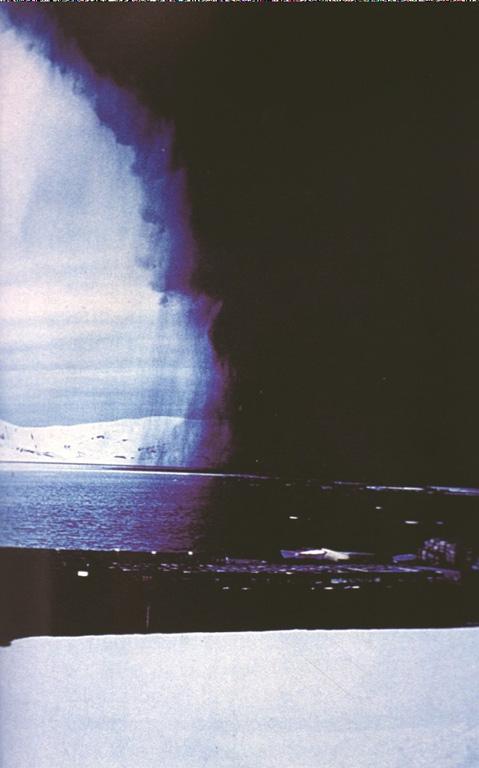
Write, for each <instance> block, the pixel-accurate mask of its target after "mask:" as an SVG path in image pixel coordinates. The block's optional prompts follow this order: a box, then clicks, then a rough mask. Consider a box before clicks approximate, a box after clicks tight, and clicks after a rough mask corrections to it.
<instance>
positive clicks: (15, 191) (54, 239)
mask: <svg viewBox="0 0 479 768" xmlns="http://www.w3.org/2000/svg"><path fill="white" fill-rule="evenodd" d="M1 21H2V20H1V19H0V24H1ZM0 34H1V38H2V39H1V51H2V63H3V67H4V69H5V71H8V73H9V76H8V78H5V79H4V82H3V84H2V92H1V105H2V122H1V128H0V142H1V147H0V151H1V154H2V174H1V181H0V200H1V211H2V214H1V222H0V238H1V252H2V259H1V264H0V270H1V281H0V282H1V305H2V309H1V335H0V345H1V346H0V356H1V379H2V388H1V390H2V395H1V415H2V417H3V418H5V419H7V420H9V421H12V422H13V423H15V424H20V425H24V426H45V425H52V424H74V423H81V422H89V421H90V422H91V421H104V420H113V419H118V418H125V417H144V416H149V415H153V414H156V415H167V416H186V415H189V416H195V417H200V416H202V415H203V414H204V407H205V405H206V401H207V400H208V396H209V395H208V393H207V392H205V391H204V388H205V381H206V382H210V378H209V373H208V366H211V368H212V369H214V366H215V360H214V354H213V352H212V350H211V344H210V343H209V341H208V337H207V334H206V333H205V332H203V330H204V328H205V327H206V326H207V323H208V322H209V321H208V319H207V318H208V314H209V313H212V312H213V313H214V304H213V303H210V304H208V302H207V301H206V300H205V299H204V298H203V297H201V296H196V297H194V298H191V299H190V298H189V297H187V296H185V295H182V294H181V292H178V291H176V292H175V291H167V292H163V293H161V290H162V288H163V287H164V286H161V285H159V284H158V283H159V281H160V278H161V276H162V274H163V272H164V271H165V270H164V269H163V267H162V265H161V263H160V262H159V258H160V257H157V258H158V262H154V263H152V259H153V257H152V249H153V247H156V248H157V249H158V250H160V251H161V249H162V243H158V236H157V233H156V232H155V225H154V223H152V222H151V221H148V220H145V216H144V211H145V208H146V207H147V202H148V201H147V193H146V191H145V189H144V187H143V185H142V182H141V178H140V175H139V173H138V168H137V167H136V164H137V160H138V158H137V154H136V153H135V149H134V148H133V147H132V146H131V145H128V144H127V143H125V142H123V143H120V142H119V141H118V139H117V136H116V135H115V132H114V131H113V130H112V129H111V128H110V127H108V126H106V125H105V124H102V122H101V121H100V119H99V118H98V116H97V114H96V112H95V109H94V107H93V105H92V101H91V99H90V98H88V96H87V89H85V88H82V81H81V79H79V78H78V76H77V73H74V72H67V71H64V70H63V71H60V69H59V68H58V67H54V66H53V65H52V63H51V62H50V60H49V58H48V56H47V55H46V54H47V51H46V48H45V46H43V48H42V45H41V39H40V41H37V45H36V46H32V45H31V39H29V38H25V37H24V36H21V35H19V34H18V32H17V30H16V29H15V28H11V27H10V26H9V25H7V24H2V25H1V26H0ZM33 39H35V38H33ZM115 97H116V99H117V102H118V104H117V109H118V111H119V112H121V109H122V105H121V94H120V95H119V96H118V95H117V92H116V90H115V89H114V88H113V87H112V88H111V89H110V92H109V93H108V94H107V96H106V97H104V98H105V100H108V99H109V100H110V101H113V100H114V98H115ZM118 105H119V106H118ZM128 108H129V109H130V110H132V109H134V108H135V104H134V102H133V104H132V103H131V102H128ZM152 130H155V129H152ZM164 134H165V135H164V136H163V135H162V132H161V130H159V131H158V136H157V137H154V138H153V140H152V142H153V144H155V141H156V144H161V148H160V149H159V150H158V151H160V152H166V151H168V141H169V139H168V133H167V130H166V129H165V130H164ZM164 196H165V195H164ZM159 197H160V199H159V200H158V205H159V207H161V206H162V204H163V207H164V208H167V207H168V204H169V201H168V200H167V199H166V200H164V201H162V200H161V190H160V196H159ZM173 236H174V234H173V235H171V233H170V232H168V231H167V233H166V238H168V237H169V238H170V239H172V238H173ZM152 242H153V243H154V244H155V245H154V246H152ZM163 250H164V251H166V250H167V248H165V247H163ZM175 287H176V286H175ZM205 324H206V325H205ZM197 326H199V327H197ZM192 390H194V392H195V402H194V403H192V396H191V392H192Z"/></svg>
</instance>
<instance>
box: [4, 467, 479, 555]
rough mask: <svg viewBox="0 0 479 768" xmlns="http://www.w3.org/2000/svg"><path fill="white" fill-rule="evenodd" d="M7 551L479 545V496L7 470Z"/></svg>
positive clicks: (242, 479)
mask: <svg viewBox="0 0 479 768" xmlns="http://www.w3.org/2000/svg"><path fill="white" fill-rule="evenodd" d="M0 485H1V495H2V502H1V518H0V530H1V539H0V544H1V545H2V546H14V547H42V548H48V547H50V548H65V549H115V548H117V549H129V550H147V551H148V550H150V551H151V550H159V551H184V550H188V549H194V550H195V551H207V552H215V553H224V552H227V553H229V554H231V555H233V556H245V557H266V558H267V557H271V556H272V555H274V554H276V553H277V552H278V551H279V549H282V548H283V549H294V548H301V547H318V546H319V547H322V546H326V547H331V548H334V549H345V550H362V551H374V552H378V553H379V554H384V555H385V556H389V555H390V554H392V553H398V552H410V551H415V550H416V549H417V548H418V547H419V546H420V545H421V543H422V542H423V541H424V540H426V539H428V538H430V537H434V536H441V537H444V538H457V537H459V538H466V539H467V540H471V539H472V538H473V539H474V540H475V541H476V542H477V540H478V522H479V492H478V491H471V490H467V489H449V490H448V489H419V488H409V489H402V488H399V489H392V488H388V487H384V486H360V485H354V484H344V483H343V484H332V485H327V486H325V485H321V483H320V482H318V481H313V480H295V481H292V480H288V481H284V480H281V479H279V478H259V477H251V476H237V475H206V474H205V475H203V474H194V473H164V472H132V471H124V470H112V469H102V468H95V469H92V468H89V469H88V468H80V467H75V468H66V467H52V466H51V465H50V466H48V467H46V466H44V467H41V468H40V467H38V468H37V467H36V468H31V465H30V467H28V469H25V468H24V467H21V466H20V465H14V464H11V465H7V464H4V465H3V466H2V468H1V472H0Z"/></svg>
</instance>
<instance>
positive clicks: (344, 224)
mask: <svg viewBox="0 0 479 768" xmlns="http://www.w3.org/2000/svg"><path fill="white" fill-rule="evenodd" d="M30 10H31V9H30V8H28V7H25V8H20V7H19V6H18V5H15V6H14V8H13V16H14V18H15V21H16V23H18V24H24V23H27V24H30V23H31V20H32V19H35V18H38V17H39V16H40V14H38V13H37V14H32V13H29V11H30ZM46 10H47V15H50V16H51V17H52V18H53V19H54V21H55V23H57V24H58V25H59V26H60V27H62V29H63V31H64V32H65V34H66V38H67V39H74V40H75V42H76V44H77V45H78V47H79V48H80V50H81V51H82V52H83V54H84V56H85V57H86V59H87V60H88V61H89V62H90V64H91V66H92V68H93V69H94V70H95V72H96V73H97V74H98V75H102V76H108V77H110V78H112V79H113V80H114V81H115V82H116V83H117V84H119V85H120V86H122V87H128V89H130V91H131V92H134V93H135V94H136V96H137V98H138V100H139V102H140V103H141V104H144V105H147V107H148V111H149V113H151V114H154V115H155V116H156V118H157V119H158V120H160V119H162V120H166V121H171V123H172V124H173V125H174V129H175V133H174V136H175V139H174V147H173V158H174V162H173V167H174V168H177V167H179V166H180V165H181V164H183V165H184V167H185V168H186V169H187V173H188V187H189V204H190V211H189V212H187V211H186V210H185V209H184V208H181V206H180V208H179V209H178V208H177V207H176V204H175V210H177V211H178V210H179V211H182V213H181V214H180V218H181V217H183V216H185V215H187V216H190V219H191V225H192V232H193V233H194V244H195V246H194V248H193V249H192V250H191V251H190V250H189V247H188V243H183V245H182V248H183V249H184V252H185V258H186V260H187V261H188V266H187V272H188V270H189V269H190V266H191V263H193V265H194V266H193V271H192V272H190V273H189V274H190V275H191V276H192V282H191V284H192V285H194V287H195V290H196V291H198V292H200V293H206V294H207V295H209V296H213V297H215V299H218V300H220V301H221V302H222V304H221V310H220V311H219V313H218V314H217V317H216V321H215V323H214V326H213V329H212V337H213V339H214V343H215V349H216V351H217V353H218V354H220V356H225V357H227V359H228V361H229V364H230V366H231V369H232V370H233V371H234V374H233V375H232V379H233V388H232V392H231V400H230V405H231V414H230V415H231V423H232V429H233V436H234V453H233V455H232V458H231V466H232V468H235V469H240V470H255V469H258V470H259V471H261V472H264V473H267V472H271V473H290V474H295V473H299V474H307V475H320V476H322V477H333V478H345V479H350V480H373V481H374V482H385V483H388V482H389V483H393V484H394V483H401V482H402V483H406V484H408V483H420V484H427V483H432V484H434V483H438V484H441V483H444V484H456V483H457V484H459V485H460V484H465V485H467V484H470V485H474V484H476V483H477V477H478V467H479V455H478V452H477V433H478V431H479V412H478V408H477V404H476V399H477V391H478V389H479V368H478V366H477V363H476V354H475V351H476V349H477V347H478V342H479V338H478V328H479V294H478V277H477V276H478V274H479V271H478V269H477V258H476V255H477V252H478V251H479V235H478V228H477V226H476V221H475V219H476V214H475V201H476V200H477V197H478V188H477V179H478V178H479V172H478V171H479V166H478V163H479V153H478V143H477V135H478V133H479V131H478V127H479V112H478V105H477V99H476V97H475V92H476V82H477V79H478V75H479V71H478V67H479V65H478V63H477V55H476V41H475V36H474V25H473V24H471V23H470V20H469V17H468V16H467V9H465V13H464V14H461V16H460V17H458V15H457V14H455V16H454V17H453V16H452V14H450V15H448V9H447V8H446V7H444V9H443V10H444V13H442V12H441V17H440V18H438V16H437V15H436V18H435V19H434V21H431V19H430V17H429V16H428V15H427V13H426V14H425V15H424V17H421V16H420V14H416V16H415V18H414V19H412V18H410V17H409V16H408V15H404V14H403V15H400V14H399V13H396V12H395V11H394V9H393V8H391V9H386V8H385V9H384V11H385V12H384V13H381V14H379V15H378V14H375V17H374V18H372V16H371V15H367V13H364V10H363V9H361V8H356V10H355V9H354V7H352V8H351V13H350V14H349V16H348V18H345V16H344V14H341V13H338V12H337V11H338V9H336V8H335V7H333V6H328V5H327V4H313V5H310V6H309V7H307V8H305V9H304V12H303V13H301V14H299V13H298V12H297V11H296V10H295V9H294V8H283V9H281V8H278V9H277V11H276V12H275V13H269V12H268V10H267V9H265V8H262V7H261V6H257V7H256V8H254V9H252V12H251V13H248V14H245V13H244V12H243V11H242V9H240V8H237V9H236V10H235V9H234V8H231V9H228V10H227V11H226V12H222V10H221V9H217V8H215V7H214V6H207V5H206V6H205V7H203V8H201V9H200V8H198V7H196V6H195V5H194V4H191V6H190V7H189V8H188V10H187V11H186V12H185V8H184V6H181V5H175V4H165V5H159V4H158V5H155V4H152V5H150V4H144V5H143V6H142V7H141V8H138V9H134V10H132V9H131V8H130V7H129V6H128V5H127V4H125V5H124V6H119V7H118V8H116V9H115V13H114V14H113V13H112V12H111V11H110V10H109V9H108V7H104V8H102V9H100V8H99V7H98V8H97V12H96V13H92V12H87V13H85V12H84V13H78V12H76V6H72V7H70V6H68V5H66V4H65V5H62V6H60V5H57V6H51V7H49V8H48V9H46ZM223 10H224V9H223ZM138 11H139V12H138ZM355 14H356V15H355ZM147 157H148V152H147V151H146V150H145V151H144V153H143V154H141V155H140V158H141V160H140V162H144V163H146V164H147V165H148V163H147ZM179 158H181V164H180V162H179ZM172 183H173V190H172V199H175V195H176V192H175V190H176V189H179V187H180V186H181V178H180V175H179V176H178V177H177V178H172ZM146 207H148V201H147V204H146ZM147 217H148V214H147ZM153 226H154V227H157V230H156V232H157V237H159V238H163V237H164V236H166V233H165V232H164V230H163V229H162V224H161V222H159V221H154V223H153ZM183 235H184V230H183V229H182V228H181V227H179V228H178V229H177V228H175V227H174V228H173V229H172V230H171V232H170V235H168V237H169V236H172V237H176V236H178V237H182V236H183ZM188 242H189V241H188ZM187 254H189V255H187ZM154 263H155V262H154V259H153V271H154V272H155V267H154ZM181 269H182V268H181ZM181 269H180V272H181ZM160 272H161V270H160ZM179 278H180V282H181V274H180V275H178V274H177V273H175V271H173V273H172V274H171V279H172V281H173V284H175V283H177V282H178V279H179Z"/></svg>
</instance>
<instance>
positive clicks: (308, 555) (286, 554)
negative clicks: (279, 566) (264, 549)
mask: <svg viewBox="0 0 479 768" xmlns="http://www.w3.org/2000/svg"><path fill="white" fill-rule="evenodd" d="M281 557H282V558H283V560H314V561H319V562H325V563H344V562H347V561H348V560H353V561H354V560H355V561H357V560H371V559H372V558H373V557H374V555H373V553H372V552H341V551H339V550H336V549H328V548H327V547H321V549H282V550H281Z"/></svg>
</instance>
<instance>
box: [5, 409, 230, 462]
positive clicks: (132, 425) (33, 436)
mask: <svg viewBox="0 0 479 768" xmlns="http://www.w3.org/2000/svg"><path fill="white" fill-rule="evenodd" d="M226 433H227V426H226V425H224V426H223V425H220V424H218V423H217V422H213V421H212V422H209V421H202V420H199V419H184V418H175V417H171V416H152V417H149V418H144V419H122V420H120V421H111V422H98V423H95V424H76V425H73V426H52V427H17V426H15V425H14V424H9V423H8V422H6V421H0V461H29V462H35V461H36V462H40V461H41V462H66V463H82V464H83V463H84V464H116V465H120V466H121V465H124V466H134V465H142V466H160V467H187V466H194V467H197V468H200V467H209V466H213V465H214V464H215V463H217V462H219V461H220V460H221V458H222V457H221V455H218V452H219V450H222V448H223V447H224V445H225V443H226V442H227V434H226Z"/></svg>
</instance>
